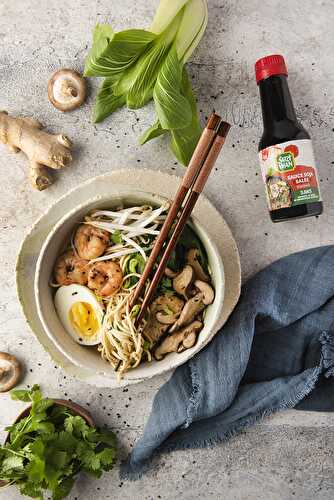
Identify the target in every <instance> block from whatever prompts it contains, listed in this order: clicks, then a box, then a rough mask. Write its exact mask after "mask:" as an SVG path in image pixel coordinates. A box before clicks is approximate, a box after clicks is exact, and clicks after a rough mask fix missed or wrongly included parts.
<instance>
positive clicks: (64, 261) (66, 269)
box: [54, 250, 89, 285]
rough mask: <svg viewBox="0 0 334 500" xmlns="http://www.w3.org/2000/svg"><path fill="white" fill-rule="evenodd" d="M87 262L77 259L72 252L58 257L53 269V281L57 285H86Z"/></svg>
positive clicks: (69, 251)
mask: <svg viewBox="0 0 334 500" xmlns="http://www.w3.org/2000/svg"><path fill="white" fill-rule="evenodd" d="M88 264H89V263H88V261H87V260H84V259H80V258H79V257H77V256H76V255H75V254H74V252H73V250H68V251H67V252H65V253H63V254H62V255H60V256H59V257H58V259H57V261H56V265H55V268H54V276H55V280H56V282H57V283H58V284H59V285H72V283H78V284H79V285H86V284H87V281H88V267H87V266H88Z"/></svg>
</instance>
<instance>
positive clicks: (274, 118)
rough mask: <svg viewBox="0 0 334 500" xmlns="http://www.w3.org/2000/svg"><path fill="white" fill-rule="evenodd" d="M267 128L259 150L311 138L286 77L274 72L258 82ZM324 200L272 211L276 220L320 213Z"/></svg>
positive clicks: (272, 215)
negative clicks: (294, 101)
mask: <svg viewBox="0 0 334 500" xmlns="http://www.w3.org/2000/svg"><path fill="white" fill-rule="evenodd" d="M259 88H260V96H261V107H262V115H263V125H264V131H263V135H262V138H261V141H260V144H259V151H261V150H262V149H265V148H267V147H268V146H274V145H275V144H280V143H283V142H286V141H292V140H300V139H310V136H309V134H308V133H307V132H306V130H305V129H304V127H303V126H302V125H301V123H299V121H298V120H297V117H296V113H295V109H294V107H293V102H292V99H291V95H290V91H289V87H288V82H287V77H286V76H285V75H273V76H270V77H269V78H265V79H264V80H261V81H260V82H259ZM322 210H323V205H322V202H321V201H318V202H313V203H305V204H303V205H297V206H294V207H289V208H280V209H278V210H272V211H270V217H271V220H272V221H273V222H280V221H284V220H287V219H295V218H298V217H311V216H313V215H320V214H321V213H322Z"/></svg>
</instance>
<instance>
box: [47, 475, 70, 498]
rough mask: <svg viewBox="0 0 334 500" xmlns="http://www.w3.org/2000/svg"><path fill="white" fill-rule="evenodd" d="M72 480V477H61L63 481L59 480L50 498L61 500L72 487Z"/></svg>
mask: <svg viewBox="0 0 334 500" xmlns="http://www.w3.org/2000/svg"><path fill="white" fill-rule="evenodd" d="M74 481H75V478H74V477H67V478H65V479H63V481H61V482H60V483H59V484H58V486H57V487H56V488H55V489H54V490H53V492H52V500H61V499H62V498H65V497H67V495H68V494H69V493H70V491H71V489H72V487H73V484H74Z"/></svg>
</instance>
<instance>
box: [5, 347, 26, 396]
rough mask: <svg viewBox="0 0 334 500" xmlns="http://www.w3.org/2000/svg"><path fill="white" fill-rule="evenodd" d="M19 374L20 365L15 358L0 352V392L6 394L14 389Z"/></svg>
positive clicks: (20, 371)
mask: <svg viewBox="0 0 334 500" xmlns="http://www.w3.org/2000/svg"><path fill="white" fill-rule="evenodd" d="M21 374H22V369H21V365H20V363H19V361H18V360H17V359H16V358H15V356H12V355H11V354H7V353H6V352H0V392H7V391H10V390H11V389H12V388H13V387H15V386H16V385H17V384H18V382H19V380H20V377H21Z"/></svg>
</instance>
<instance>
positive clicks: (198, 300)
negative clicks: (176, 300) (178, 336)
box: [169, 292, 205, 333]
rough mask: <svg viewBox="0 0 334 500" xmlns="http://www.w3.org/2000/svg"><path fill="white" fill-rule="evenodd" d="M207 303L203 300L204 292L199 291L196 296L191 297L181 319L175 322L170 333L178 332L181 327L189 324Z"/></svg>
mask: <svg viewBox="0 0 334 500" xmlns="http://www.w3.org/2000/svg"><path fill="white" fill-rule="evenodd" d="M204 308H205V304H204V302H203V294H202V293H201V292H200V293H197V294H196V295H195V296H194V297H191V299H189V300H188V301H187V302H186V303H185V306H184V308H183V309H182V312H181V314H180V317H179V319H178V320H177V321H176V322H175V323H174V325H173V326H172V327H171V329H170V330H169V331H170V333H172V332H176V331H177V330H179V329H180V328H181V327H183V326H186V325H189V324H190V323H191V322H192V321H193V320H194V319H195V318H196V316H197V315H198V314H199V313H200V312H201V311H203V309H204Z"/></svg>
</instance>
